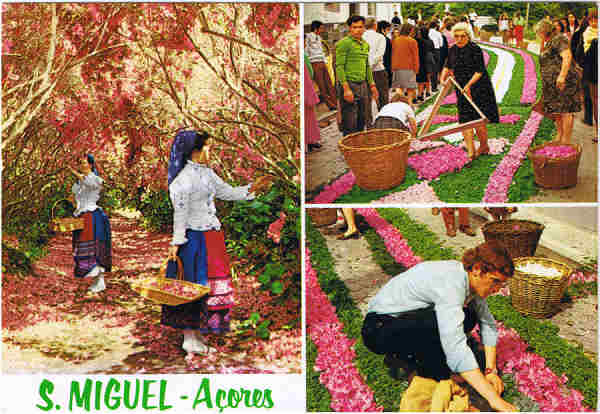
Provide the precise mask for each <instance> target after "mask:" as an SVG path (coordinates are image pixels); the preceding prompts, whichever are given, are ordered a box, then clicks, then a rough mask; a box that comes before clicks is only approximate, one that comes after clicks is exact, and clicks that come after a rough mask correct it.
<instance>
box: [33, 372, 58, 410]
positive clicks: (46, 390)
mask: <svg viewBox="0 0 600 414" xmlns="http://www.w3.org/2000/svg"><path fill="white" fill-rule="evenodd" d="M53 391H54V384H53V383H52V382H51V381H48V380H47V379H45V380H43V381H42V382H41V383H40V389H39V391H38V392H39V394H40V397H41V398H42V400H44V402H45V403H46V405H45V406H44V405H40V404H36V405H35V406H36V407H37V408H39V409H40V410H42V411H50V410H51V409H52V407H54V403H53V402H52V400H51V399H50V398H49V397H48V394H52V392H53Z"/></svg>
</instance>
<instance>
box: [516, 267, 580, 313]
mask: <svg viewBox="0 0 600 414" xmlns="http://www.w3.org/2000/svg"><path fill="white" fill-rule="evenodd" d="M514 262H515V274H514V276H513V277H511V278H510V279H509V282H508V285H509V287H510V295H511V298H512V304H513V307H514V308H515V309H516V310H517V311H519V312H521V313H522V314H524V315H527V316H532V317H534V318H545V317H547V316H550V315H552V314H553V313H554V312H556V310H557V306H558V304H559V303H560V300H561V298H562V296H563V295H564V293H565V289H566V288H567V284H568V282H569V276H570V275H571V273H573V270H572V269H571V268H570V267H569V266H567V265H566V264H564V263H561V262H558V261H556V260H552V259H544V258H540V257H521V258H519V259H515V261H514ZM527 263H539V264H542V265H544V266H546V267H552V268H554V269H556V270H558V271H560V276H556V277H548V276H539V275H534V274H530V273H524V272H521V271H519V270H517V269H518V268H519V266H520V265H525V264H527Z"/></svg>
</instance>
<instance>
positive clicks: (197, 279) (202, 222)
mask: <svg viewBox="0 0 600 414" xmlns="http://www.w3.org/2000/svg"><path fill="white" fill-rule="evenodd" d="M208 139H209V136H208V134H207V133H206V132H197V131H180V132H179V133H177V135H176V137H175V140H174V142H173V146H172V147H171V156H170V160H169V177H168V180H169V195H170V198H171V202H172V203H173V209H174V213H173V241H172V247H171V250H170V255H169V257H170V258H173V259H174V258H175V256H178V257H179V258H180V259H181V262H182V264H183V271H184V279H185V280H187V281H188V282H193V283H198V284H202V285H206V286H209V287H210V289H211V291H210V293H209V294H208V295H207V296H204V297H203V298H201V299H199V300H197V301H194V302H190V303H185V304H183V305H178V306H168V305H162V315H161V323H162V324H163V325H168V326H171V327H173V328H177V329H183V338H184V340H183V345H182V348H183V349H184V350H185V351H186V352H188V353H190V352H195V353H208V352H210V351H211V348H209V347H208V346H207V345H206V343H205V342H204V341H203V338H202V335H203V334H206V333H216V334H222V333H225V332H228V331H229V321H230V311H231V308H232V307H233V304H234V297H233V285H232V281H231V275H230V273H229V257H228V255H227V251H226V250H225V238H224V235H223V232H222V231H221V223H220V222H219V219H218V218H217V216H216V208H215V204H214V200H215V198H218V199H220V200H252V199H253V198H254V194H253V192H252V191H258V190H259V189H261V188H262V187H264V186H265V184H267V182H266V181H265V180H261V179H258V180H257V181H256V182H255V183H254V184H253V186H252V188H250V185H246V186H240V187H232V186H230V185H229V184H227V183H226V182H224V181H223V180H222V179H221V178H220V177H219V176H218V175H217V174H215V172H214V171H213V170H212V169H211V168H210V167H209V166H208V158H209V144H208V142H207V141H208Z"/></svg>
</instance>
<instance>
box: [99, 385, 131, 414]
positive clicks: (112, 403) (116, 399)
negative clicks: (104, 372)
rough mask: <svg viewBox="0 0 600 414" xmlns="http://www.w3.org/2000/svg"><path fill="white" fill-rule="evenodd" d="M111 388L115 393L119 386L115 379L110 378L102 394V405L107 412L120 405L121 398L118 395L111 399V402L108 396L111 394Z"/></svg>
mask: <svg viewBox="0 0 600 414" xmlns="http://www.w3.org/2000/svg"><path fill="white" fill-rule="evenodd" d="M125 382H128V381H125ZM113 388H114V389H115V392H119V390H120V389H121V384H120V383H119V381H117V380H116V379H114V378H111V379H109V380H108V383H107V384H106V391H105V392H104V405H106V407H107V408H108V409H109V410H116V409H117V408H119V406H120V405H121V397H120V396H118V395H117V396H115V397H113V398H112V401H111V398H110V394H111V393H112V390H113Z"/></svg>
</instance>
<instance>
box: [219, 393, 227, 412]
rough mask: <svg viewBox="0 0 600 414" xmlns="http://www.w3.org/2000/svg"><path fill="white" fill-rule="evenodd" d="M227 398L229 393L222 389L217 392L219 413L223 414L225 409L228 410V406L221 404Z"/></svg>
mask: <svg viewBox="0 0 600 414" xmlns="http://www.w3.org/2000/svg"><path fill="white" fill-rule="evenodd" d="M225 398H227V393H226V392H225V391H223V390H222V389H220V388H219V389H218V390H217V407H219V412H220V413H222V412H223V409H224V408H227V405H223V404H221V400H224V399H225Z"/></svg>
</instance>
